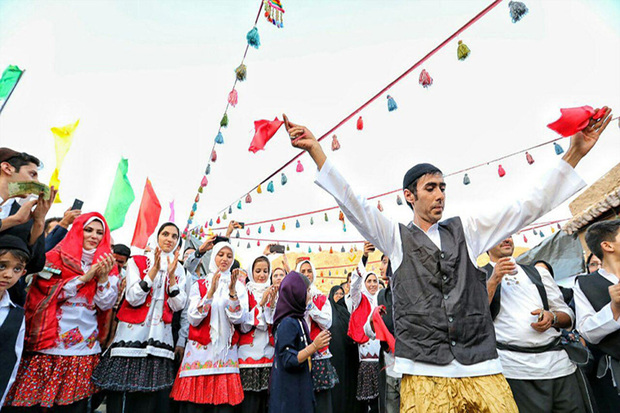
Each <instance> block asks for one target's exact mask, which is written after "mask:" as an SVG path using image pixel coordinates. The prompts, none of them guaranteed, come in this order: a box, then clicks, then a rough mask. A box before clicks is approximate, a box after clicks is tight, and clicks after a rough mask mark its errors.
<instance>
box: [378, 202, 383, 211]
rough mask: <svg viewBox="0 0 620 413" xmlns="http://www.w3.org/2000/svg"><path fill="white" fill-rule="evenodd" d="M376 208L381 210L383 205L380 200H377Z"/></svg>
mask: <svg viewBox="0 0 620 413" xmlns="http://www.w3.org/2000/svg"><path fill="white" fill-rule="evenodd" d="M377 209H378V210H379V211H380V212H383V205H381V201H377Z"/></svg>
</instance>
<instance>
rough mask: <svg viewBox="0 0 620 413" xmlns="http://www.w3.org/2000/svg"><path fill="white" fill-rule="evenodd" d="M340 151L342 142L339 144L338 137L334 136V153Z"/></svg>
mask: <svg viewBox="0 0 620 413" xmlns="http://www.w3.org/2000/svg"><path fill="white" fill-rule="evenodd" d="M338 149H340V142H338V137H337V136H336V135H334V136H332V151H337V150H338Z"/></svg>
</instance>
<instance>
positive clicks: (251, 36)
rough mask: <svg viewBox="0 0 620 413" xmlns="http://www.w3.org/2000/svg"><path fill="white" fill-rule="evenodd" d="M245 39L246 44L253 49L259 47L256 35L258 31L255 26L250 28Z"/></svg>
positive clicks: (258, 38) (258, 37)
mask: <svg viewBox="0 0 620 413" xmlns="http://www.w3.org/2000/svg"><path fill="white" fill-rule="evenodd" d="M245 38H246V40H247V41H248V44H249V45H250V46H252V47H253V48H255V49H258V48H259V47H260V36H259V35H258V29H257V28H256V26H254V27H252V30H250V31H249V32H248V34H247V35H246V36H245Z"/></svg>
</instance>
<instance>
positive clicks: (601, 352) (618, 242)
mask: <svg viewBox="0 0 620 413" xmlns="http://www.w3.org/2000/svg"><path fill="white" fill-rule="evenodd" d="M586 243H587V244H588V248H590V251H592V253H593V254H594V255H596V256H597V257H598V258H599V259H600V260H601V261H602V266H601V268H600V269H599V270H598V271H595V272H593V273H591V274H588V275H583V276H580V277H578V278H577V283H576V284H575V288H574V290H575V312H576V314H577V330H578V331H579V333H581V336H582V337H583V338H585V339H586V340H587V341H588V342H589V343H590V344H591V346H590V348H591V349H592V353H593V354H594V356H595V361H596V363H597V364H596V366H597V368H596V371H595V372H593V374H592V375H591V377H590V383H591V384H592V391H593V393H594V397H595V399H596V403H597V405H598V408H599V411H600V412H601V413H606V412H610V413H611V412H614V413H617V412H620V220H618V219H616V220H612V221H603V222H598V223H596V224H594V225H592V226H591V227H590V228H588V232H586Z"/></svg>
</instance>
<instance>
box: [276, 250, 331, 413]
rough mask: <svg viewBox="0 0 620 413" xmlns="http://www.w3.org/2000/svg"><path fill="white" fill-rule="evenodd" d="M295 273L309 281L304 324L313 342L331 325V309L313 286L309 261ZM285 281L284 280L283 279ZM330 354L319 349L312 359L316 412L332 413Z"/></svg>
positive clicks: (301, 263)
mask: <svg viewBox="0 0 620 413" xmlns="http://www.w3.org/2000/svg"><path fill="white" fill-rule="evenodd" d="M297 271H298V272H299V273H300V274H302V275H304V276H305V277H307V278H308V279H309V280H310V297H311V300H310V302H309V304H308V308H307V311H306V322H307V323H308V325H309V326H310V339H311V340H314V339H316V337H317V336H318V335H319V333H320V332H321V331H325V330H329V328H330V327H331V325H332V308H331V305H330V304H329V301H328V300H327V297H326V296H325V295H324V294H323V293H321V292H320V291H319V289H318V288H317V287H316V285H315V281H316V277H315V275H316V271H315V270H314V266H313V265H312V263H311V262H310V261H309V260H303V261H301V262H300V263H299V264H297ZM285 279H286V278H285ZM331 357H332V354H331V353H330V352H329V348H328V347H320V348H319V351H318V352H317V353H316V354H315V355H314V356H313V357H312V382H313V387H314V393H315V395H314V396H315V398H316V411H317V412H321V413H331V412H332V399H331V389H332V388H333V387H334V386H335V385H336V383H338V375H337V374H336V369H334V367H333V366H332V363H331V361H330V360H329V359H330V358H331Z"/></svg>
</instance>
